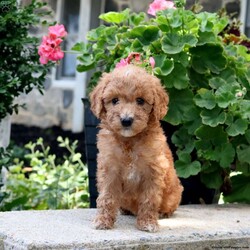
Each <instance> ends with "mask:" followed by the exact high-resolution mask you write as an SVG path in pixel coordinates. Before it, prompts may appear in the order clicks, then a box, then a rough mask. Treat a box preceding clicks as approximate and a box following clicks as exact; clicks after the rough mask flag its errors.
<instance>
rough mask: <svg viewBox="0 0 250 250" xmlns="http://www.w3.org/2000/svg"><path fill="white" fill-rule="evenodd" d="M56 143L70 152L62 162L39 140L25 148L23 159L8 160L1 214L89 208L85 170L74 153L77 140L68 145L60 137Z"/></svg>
mask: <svg viewBox="0 0 250 250" xmlns="http://www.w3.org/2000/svg"><path fill="white" fill-rule="evenodd" d="M57 140H58V142H59V146H60V147H64V148H66V149H67V150H68V152H69V155H68V156H64V159H59V158H57V157H56V156H55V155H52V154H50V148H49V147H45V146H44V144H43V140H42V139H41V138H40V139H38V140H37V141H36V142H35V143H31V142H30V143H28V144H27V145H26V146H25V149H26V151H25V155H24V158H25V160H22V161H20V159H19V158H15V159H14V160H13V161H12V162H10V160H9V163H8V165H9V166H8V172H7V176H6V180H5V181H4V182H3V183H2V184H3V186H2V187H1V189H0V210H1V211H8V210H27V209H68V208H83V207H88V205H89V193H88V178H87V168H86V166H85V165H84V164H83V163H82V161H81V154H80V153H76V152H75V151H76V147H77V141H75V142H73V143H70V142H69V140H68V139H67V138H66V139H62V137H58V139H57ZM1 197H2V198H1ZM1 199H2V201H1Z"/></svg>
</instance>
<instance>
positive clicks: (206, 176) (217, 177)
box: [201, 163, 223, 189]
mask: <svg viewBox="0 0 250 250" xmlns="http://www.w3.org/2000/svg"><path fill="white" fill-rule="evenodd" d="M215 164H216V163H215ZM201 181H202V182H203V183H204V184H205V185H206V186H207V187H208V188H214V189H219V188H220V187H221V185H222V184H223V180H222V177H221V170H220V168H218V167H217V168H216V170H215V171H213V172H210V173H203V172H201Z"/></svg>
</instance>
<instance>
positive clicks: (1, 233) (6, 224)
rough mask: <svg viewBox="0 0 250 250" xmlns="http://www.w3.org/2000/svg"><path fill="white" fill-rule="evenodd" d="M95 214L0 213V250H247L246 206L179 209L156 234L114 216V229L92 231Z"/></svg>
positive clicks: (249, 214) (249, 215) (249, 219)
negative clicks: (138, 228)
mask: <svg viewBox="0 0 250 250" xmlns="http://www.w3.org/2000/svg"><path fill="white" fill-rule="evenodd" d="M95 214H96V210H95V209H78V210H56V211H55V210H49V211H21V212H2V213H0V250H10V249H15V250H16V249H17V250H27V249H29V250H35V249H36V250H38V249H39V250H41V249H43V250H47V249H49V250H52V249H56V250H58V249H60V250H66V249H71V250H83V249H140V250H144V249H155V250H156V249H157V250H158V249H164V250H170V249H187V250H189V249H192V250H193V249H195V250H198V249H204V250H208V249H250V206H247V205H207V206H205V205H204V206H203V205H188V206H181V207H180V208H179V209H178V211H177V212H176V213H175V214H174V216H173V217H171V218H169V219H162V220H159V223H160V231H159V232H157V233H147V232H142V231H139V230H137V229H136V228H135V217H133V216H124V215H123V216H122V215H119V216H118V219H117V222H116V225H115V228H114V229H112V230H108V231H103V230H101V231H99V230H95V229H94V228H93V226H92V220H93V218H94V216H95Z"/></svg>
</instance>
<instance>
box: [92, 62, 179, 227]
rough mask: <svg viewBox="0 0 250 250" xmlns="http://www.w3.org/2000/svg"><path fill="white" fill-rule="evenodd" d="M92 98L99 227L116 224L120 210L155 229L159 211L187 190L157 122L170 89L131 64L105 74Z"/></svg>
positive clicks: (165, 212) (167, 211) (165, 210)
mask: <svg viewBox="0 0 250 250" xmlns="http://www.w3.org/2000/svg"><path fill="white" fill-rule="evenodd" d="M90 101H91V110H92V111H93V113H94V114H95V115H96V116H97V117H98V118H99V119H101V124H100V128H101V129H100V132H99V134H98V136H97V147H98V149H99V153H98V156H97V165H98V166H97V188H98V192H99V196H98V199H97V208H98V215H97V217H96V219H95V227H96V228H97V229H110V228H112V227H113V226H114V223H115V220H116V216H117V213H118V211H119V209H120V210H121V212H123V213H127V214H128V213H129V214H134V215H136V216H137V228H138V229H140V230H143V231H149V232H156V231H157V230H158V229H159V225H158V222H157V219H158V218H159V215H161V216H166V217H168V216H170V215H171V214H172V213H173V212H174V211H175V210H176V209H177V207H178V205H179V203H180V200H181V194H182V190H183V188H182V186H181V184H180V181H179V179H178V177H177V175H176V172H175V169H174V164H173V157H172V154H171V151H170V149H169V147H168V145H167V143H166V137H165V136H164V133H163V130H162V128H161V126H160V122H159V120H160V119H162V118H163V117H164V116H165V114H166V113H167V105H168V95H167V93H166V92H165V91H164V89H163V87H162V86H161V83H160V81H159V79H158V78H156V77H154V76H152V75H150V74H148V73H147V72H146V71H145V70H144V69H143V68H141V67H138V66H134V65H128V66H124V67H121V68H118V69H115V70H114V71H113V72H111V73H108V74H107V73H104V74H103V76H102V78H101V80H100V82H99V83H98V85H97V86H96V87H95V88H94V90H93V91H92V92H91V94H90Z"/></svg>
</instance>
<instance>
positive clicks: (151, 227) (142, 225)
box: [137, 220, 159, 233]
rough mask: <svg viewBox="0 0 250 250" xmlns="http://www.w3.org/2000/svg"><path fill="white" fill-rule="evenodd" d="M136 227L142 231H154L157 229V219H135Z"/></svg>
mask: <svg viewBox="0 0 250 250" xmlns="http://www.w3.org/2000/svg"><path fill="white" fill-rule="evenodd" d="M137 228H138V229H139V230H142V231H146V232H150V233H155V232H157V231H158V230H159V225H158V222H157V220H137Z"/></svg>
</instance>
